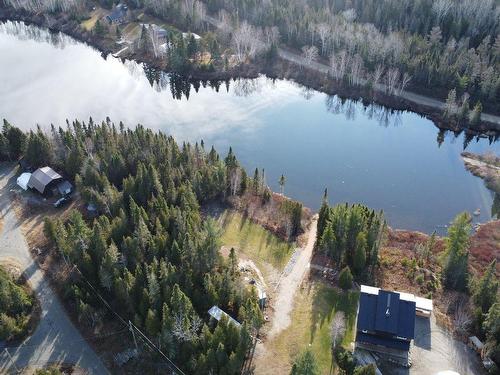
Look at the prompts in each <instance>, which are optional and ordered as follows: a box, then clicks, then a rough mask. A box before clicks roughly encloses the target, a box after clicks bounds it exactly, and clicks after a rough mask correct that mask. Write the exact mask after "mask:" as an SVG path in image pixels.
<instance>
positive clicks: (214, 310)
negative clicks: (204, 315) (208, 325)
mask: <svg viewBox="0 0 500 375" xmlns="http://www.w3.org/2000/svg"><path fill="white" fill-rule="evenodd" d="M208 315H210V316H211V317H212V318H214V319H215V320H217V321H220V320H221V319H222V317H223V316H225V317H226V318H227V320H228V321H229V322H231V323H233V324H234V325H235V326H236V327H238V328H240V327H241V323H239V322H238V321H236V320H235V319H233V318H232V317H231V316H230V315H229V314H228V313H226V312H225V311H223V310H222V309H220V308H219V307H218V306H215V305H214V306H212V307H211V308H210V310H208Z"/></svg>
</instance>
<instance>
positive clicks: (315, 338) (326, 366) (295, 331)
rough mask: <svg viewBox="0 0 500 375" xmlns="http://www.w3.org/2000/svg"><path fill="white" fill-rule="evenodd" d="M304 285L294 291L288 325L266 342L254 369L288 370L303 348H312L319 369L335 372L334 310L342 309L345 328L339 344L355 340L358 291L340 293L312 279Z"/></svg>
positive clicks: (328, 372)
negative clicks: (332, 331) (332, 346)
mask: <svg viewBox="0 0 500 375" xmlns="http://www.w3.org/2000/svg"><path fill="white" fill-rule="evenodd" d="M306 285H307V286H306V287H305V288H304V289H301V290H300V291H299V293H297V295H296V298H295V306H294V310H293V313H292V323H291V325H290V326H289V327H288V328H287V329H286V330H285V331H283V332H282V333H281V334H279V335H278V336H277V337H275V338H274V339H272V340H271V341H268V342H266V344H265V348H266V351H267V353H266V355H265V356H264V357H263V358H260V359H258V360H257V361H258V362H259V363H256V365H257V368H256V369H257V370H259V369H266V370H264V372H266V373H271V372H274V373H288V371H289V370H290V365H291V363H292V362H293V360H294V358H295V357H296V356H297V355H298V354H299V353H301V352H302V351H304V350H306V349H311V351H312V352H313V353H314V356H315V357H316V361H317V363H318V365H319V368H320V373H321V374H330V373H335V372H334V371H333V369H334V365H333V363H332V355H331V336H330V327H331V322H332V319H333V317H334V316H335V313H336V312H337V311H343V312H344V313H345V317H346V327H347V330H346V335H345V337H344V340H343V342H342V345H343V346H344V347H346V348H350V345H351V342H352V341H353V340H354V325H355V322H356V311H357V304H358V298H359V293H357V292H350V293H349V294H343V293H342V292H340V291H338V290H337V289H334V288H332V287H330V286H328V285H325V284H323V283H321V282H314V281H313V282H310V283H307V284H306ZM268 370H269V371H268ZM257 372H258V371H257Z"/></svg>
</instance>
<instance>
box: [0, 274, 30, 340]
mask: <svg viewBox="0 0 500 375" xmlns="http://www.w3.org/2000/svg"><path fill="white" fill-rule="evenodd" d="M33 306H34V303H33V296H32V295H30V294H29V293H28V292H27V291H26V290H25V289H24V288H23V287H22V286H21V285H19V283H18V282H16V281H15V280H14V279H13V277H12V276H11V275H10V274H9V273H8V272H7V271H6V270H5V269H4V268H2V267H0V340H2V341H9V340H12V339H16V338H19V337H20V336H22V335H23V334H25V333H26V331H27V330H28V329H29V321H30V317H31V311H32V309H33Z"/></svg>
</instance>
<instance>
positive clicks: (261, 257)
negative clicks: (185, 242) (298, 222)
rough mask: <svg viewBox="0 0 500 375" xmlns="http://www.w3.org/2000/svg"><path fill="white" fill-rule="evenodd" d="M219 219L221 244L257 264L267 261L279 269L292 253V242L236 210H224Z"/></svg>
mask: <svg viewBox="0 0 500 375" xmlns="http://www.w3.org/2000/svg"><path fill="white" fill-rule="evenodd" d="M219 221H220V223H221V225H222V228H223V234H222V244H223V245H225V246H228V247H234V248H235V249H236V250H237V251H238V252H240V253H242V254H243V255H244V256H246V257H248V258H250V259H251V260H253V261H254V262H255V263H256V264H257V265H259V263H261V264H262V262H265V263H268V264H270V265H271V266H273V267H274V268H276V269H277V270H278V271H281V270H282V269H283V268H284V267H285V265H286V263H287V262H288V260H289V259H290V256H291V255H292V253H293V250H294V245H295V244H293V243H288V242H286V241H283V240H281V239H280V238H278V237H277V236H275V235H274V234H272V233H271V232H269V231H268V230H266V229H264V228H263V227H262V226H260V225H258V224H255V223H253V222H252V221H251V220H250V219H248V218H245V217H244V216H243V215H241V214H240V213H238V212H234V211H230V210H226V211H224V213H223V214H222V215H221V216H220V218H219Z"/></svg>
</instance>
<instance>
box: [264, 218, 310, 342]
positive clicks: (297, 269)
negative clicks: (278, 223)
mask: <svg viewBox="0 0 500 375" xmlns="http://www.w3.org/2000/svg"><path fill="white" fill-rule="evenodd" d="M317 227H318V219H317V217H314V218H313V221H312V222H311V226H310V228H309V234H308V239H307V244H306V246H305V247H304V248H303V249H302V250H301V251H300V253H299V256H298V257H297V258H296V260H295V264H294V265H293V267H291V269H290V271H289V272H288V273H287V274H286V275H283V277H282V278H281V280H280V284H279V286H278V292H277V295H276V298H275V301H274V314H273V316H272V318H271V322H272V323H271V324H272V325H271V329H270V330H269V336H268V337H269V338H270V339H272V338H273V337H274V336H276V335H277V334H279V333H280V332H281V331H283V330H284V329H285V328H287V327H288V326H289V325H290V323H291V320H290V313H291V311H292V308H293V301H294V295H295V292H296V291H297V289H298V288H299V286H300V283H301V282H302V279H303V278H304V275H305V274H306V272H307V269H308V268H309V263H310V262H311V257H312V252H313V249H314V241H315V240H316V231H317Z"/></svg>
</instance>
